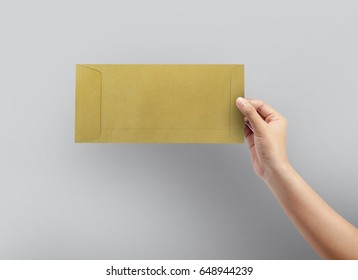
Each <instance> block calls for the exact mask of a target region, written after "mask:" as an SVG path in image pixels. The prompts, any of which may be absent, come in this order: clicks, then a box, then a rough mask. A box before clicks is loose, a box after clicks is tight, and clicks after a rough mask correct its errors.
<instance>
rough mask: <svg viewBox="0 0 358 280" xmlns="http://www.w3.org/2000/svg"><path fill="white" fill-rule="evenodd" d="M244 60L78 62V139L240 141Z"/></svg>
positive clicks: (76, 124) (92, 140) (241, 134)
mask: <svg viewBox="0 0 358 280" xmlns="http://www.w3.org/2000/svg"><path fill="white" fill-rule="evenodd" d="M239 96H244V65H242V64H80V65H76V113H75V118H76V120H75V142H77V143H85V142H87V143H106V142H111V143H243V141H244V122H243V116H242V114H241V113H240V112H239V110H238V109H237V108H236V105H235V100H236V98H237V97H239Z"/></svg>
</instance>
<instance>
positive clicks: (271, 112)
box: [247, 99, 281, 122]
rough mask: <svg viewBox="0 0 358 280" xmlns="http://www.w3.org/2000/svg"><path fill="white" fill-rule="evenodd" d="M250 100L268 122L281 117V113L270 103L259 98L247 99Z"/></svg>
mask: <svg viewBox="0 0 358 280" xmlns="http://www.w3.org/2000/svg"><path fill="white" fill-rule="evenodd" d="M247 100H248V102H249V103H250V104H251V105H252V106H254V107H255V109H256V111H257V112H258V113H259V114H260V115H261V116H262V117H263V118H264V120H265V121H266V122H269V121H272V120H273V119H275V118H279V117H280V116H281V115H280V113H278V112H277V111H276V110H275V109H273V108H272V107H271V106H270V105H268V104H266V103H265V102H263V101H261V100H258V99H247Z"/></svg>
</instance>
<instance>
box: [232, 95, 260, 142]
mask: <svg viewBox="0 0 358 280" xmlns="http://www.w3.org/2000/svg"><path fill="white" fill-rule="evenodd" d="M236 105H237V107H238V108H239V110H240V111H241V113H242V114H243V115H244V116H245V117H246V119H247V120H248V121H249V122H250V124H251V126H252V129H253V131H254V133H255V134H256V135H257V136H259V135H260V134H263V133H264V132H265V129H266V122H265V121H264V120H263V119H262V117H261V116H260V114H259V113H258V112H257V110H256V108H255V107H254V106H253V105H252V104H251V102H249V101H248V100H246V99H245V98H242V97H239V98H238V99H237V100H236Z"/></svg>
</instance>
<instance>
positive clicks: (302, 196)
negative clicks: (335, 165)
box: [236, 97, 358, 259]
mask: <svg viewBox="0 0 358 280" xmlns="http://www.w3.org/2000/svg"><path fill="white" fill-rule="evenodd" d="M236 105H237V107H238V109H239V110H240V111H241V113H242V114H243V115H244V117H245V122H246V123H248V125H247V126H246V127H245V138H246V142H247V144H248V146H249V149H250V155H251V160H252V165H253V168H254V170H255V172H256V174H257V175H258V176H259V177H260V178H261V179H262V180H263V181H264V182H265V183H266V185H267V186H268V187H269V188H270V190H271V191H272V193H273V194H274V196H275V197H276V199H277V201H278V203H279V204H280V205H281V207H282V208H283V210H284V211H285V213H286V214H287V216H288V217H289V218H290V220H291V221H292V222H293V224H294V225H295V226H296V228H297V229H298V231H299V232H300V233H301V235H302V236H303V237H304V238H305V239H306V240H307V242H308V243H309V244H310V245H311V246H312V248H313V249H314V250H315V251H316V252H317V254H318V255H320V257H321V258H323V259H358V229H357V228H356V227H355V226H353V225H352V224H350V223H349V222H348V221H346V220H345V219H344V218H343V217H342V216H340V215H339V214H338V213H337V212H336V211H335V210H333V209H332V208H331V207H330V206H329V205H328V204H327V203H326V202H325V201H324V200H323V199H322V198H321V197H320V196H319V195H318V194H317V193H316V192H315V191H314V190H313V189H312V188H311V186H310V185H309V184H307V183H306V182H305V180H304V179H303V178H302V177H301V176H300V175H299V174H298V173H297V172H296V171H295V169H294V168H293V167H292V166H291V164H290V162H289V160H288V158H287V153H286V129H287V120H286V119H285V118H284V117H283V116H282V115H281V114H279V113H278V112H277V111H275V110H274V109H273V108H272V107H271V106H269V105H268V104H266V103H264V102H262V101H260V100H255V99H245V98H241V97H239V98H238V99H237V100H236ZM249 127H251V129H252V130H251V129H250V128H249Z"/></svg>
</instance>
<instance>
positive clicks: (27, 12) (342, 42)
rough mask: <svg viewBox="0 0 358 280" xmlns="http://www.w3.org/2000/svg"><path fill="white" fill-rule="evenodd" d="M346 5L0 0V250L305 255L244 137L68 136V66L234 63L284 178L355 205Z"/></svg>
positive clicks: (352, 62) (357, 83)
mask: <svg viewBox="0 0 358 280" xmlns="http://www.w3.org/2000/svg"><path fill="white" fill-rule="evenodd" d="M357 8H358V4H357V2H356V1H295V2H293V1H276V0H274V1H234V0H233V1H228V0H220V1H210V0H205V1H204V0H200V1H193V0H191V1H189V0H181V1H167V0H152V1H144V0H143V1H138V0H131V1H57V2H52V1H38V0H34V1H3V2H2V4H1V9H0V36H1V39H0V40H1V45H0V49H1V52H0V61H1V67H0V71H1V73H0V74H1V75H0V77H1V83H0V92H1V102H0V125H1V126H0V127H1V132H0V133H1V137H0V221H1V226H0V227H1V229H0V258H1V259H147V258H148V259H198V258H200V259H316V258H317V255H316V254H315V253H314V252H313V251H312V249H311V248H310V247H309V246H308V245H307V244H306V242H305V241H304V240H303V239H302V238H301V237H300V235H299V234H298V233H297V232H296V230H295V228H294V226H293V225H292V224H291V223H290V221H289V220H288V219H287V217H286V216H285V214H284V213H283V212H282V210H281V209H280V208H279V206H278V204H277V203H276V201H275V200H274V198H273V196H272V194H271V192H270V191H269V189H268V188H267V187H266V186H265V185H264V184H263V183H262V182H261V181H260V180H259V179H258V178H257V177H256V176H255V174H254V172H253V170H252V168H251V163H250V159H249V155H248V151H247V147H246V145H132V144H98V145H93V144H74V100H75V95H74V94H75V92H74V88H75V64H76V63H244V64H245V71H246V72H245V75H246V76H245V82H246V85H245V88H246V95H247V96H249V97H255V98H260V99H263V100H265V101H267V102H268V103H270V104H271V105H272V106H274V107H275V108H277V110H279V111H280V112H281V113H282V114H283V115H285V116H286V117H287V119H288V120H289V131H288V152H289V156H290V159H291V162H292V164H293V165H294V166H295V167H296V168H297V170H298V171H299V172H300V174H301V175H302V176H303V177H305V178H306V179H307V181H308V182H309V183H311V184H312V186H313V187H314V188H315V189H316V190H317V191H318V192H319V193H320V194H321V195H322V196H323V197H324V198H325V199H326V200H327V201H328V202H329V203H330V204H331V205H332V206H333V207H334V208H335V209H336V210H337V211H338V212H339V213H341V214H342V215H343V216H344V217H345V218H347V219H348V220H350V221H351V222H352V223H353V224H356V225H357V224H358V216H357V215H356V213H357V206H356V205H357V194H358V190H357V185H358V178H357V155H358V150H357V136H358V126H357V124H356V122H357V119H358V111H357V102H358V97H357V88H358V79H357V73H358V72H357V65H358V64H357V63H358V55H357V49H358V38H357V26H358V17H357V16H356V15H357Z"/></svg>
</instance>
